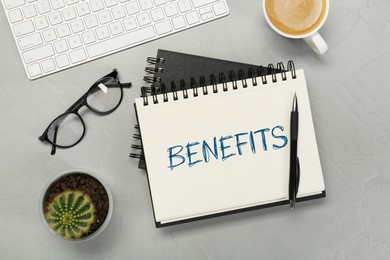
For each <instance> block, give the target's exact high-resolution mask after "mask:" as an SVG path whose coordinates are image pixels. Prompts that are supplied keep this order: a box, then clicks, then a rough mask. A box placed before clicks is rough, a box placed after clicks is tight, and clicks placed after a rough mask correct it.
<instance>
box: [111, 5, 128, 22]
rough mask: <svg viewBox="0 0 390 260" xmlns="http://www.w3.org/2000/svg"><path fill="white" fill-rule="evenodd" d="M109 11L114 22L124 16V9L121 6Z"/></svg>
mask: <svg viewBox="0 0 390 260" xmlns="http://www.w3.org/2000/svg"><path fill="white" fill-rule="evenodd" d="M111 11H112V15H113V16H114V19H115V20H118V19H122V18H123V17H125V16H126V12H125V8H123V6H121V5H118V6H116V7H114V8H112V10H111Z"/></svg>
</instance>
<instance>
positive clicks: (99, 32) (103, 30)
mask: <svg viewBox="0 0 390 260" xmlns="http://www.w3.org/2000/svg"><path fill="white" fill-rule="evenodd" d="M95 32H96V36H97V38H98V39H99V40H103V39H106V38H108V37H110V32H109V31H108V29H107V26H102V27H99V28H96V29H95Z"/></svg>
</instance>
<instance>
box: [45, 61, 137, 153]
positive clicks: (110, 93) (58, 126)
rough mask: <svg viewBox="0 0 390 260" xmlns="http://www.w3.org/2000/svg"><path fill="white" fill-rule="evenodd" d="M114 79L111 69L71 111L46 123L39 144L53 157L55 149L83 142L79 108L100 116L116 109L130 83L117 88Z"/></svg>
mask: <svg viewBox="0 0 390 260" xmlns="http://www.w3.org/2000/svg"><path fill="white" fill-rule="evenodd" d="M117 75H118V72H117V70H116V69H114V70H113V71H112V72H111V73H109V74H107V75H106V76H104V77H102V78H101V79H99V80H98V81H96V82H95V83H94V84H93V85H92V87H90V89H89V90H88V91H87V92H86V93H85V94H84V95H82V96H81V97H80V98H79V99H78V100H77V101H76V102H75V103H74V104H73V105H72V106H71V107H69V108H68V109H67V110H66V111H65V112H64V113H63V114H61V115H60V116H58V117H57V118H56V119H54V120H53V121H52V122H51V123H50V125H49V126H48V127H47V128H46V130H45V131H44V132H43V134H42V135H41V136H40V137H39V140H41V141H42V142H49V143H50V144H51V145H52V150H51V154H52V155H54V154H55V153H56V147H59V148H70V147H73V146H75V145H76V144H78V143H79V142H80V141H81V140H82V139H83V137H84V134H85V123H84V121H83V119H82V117H81V116H80V114H79V110H80V108H82V107H83V106H87V107H88V108H89V109H90V110H92V111H93V112H95V113H96V114H98V115H101V116H104V115H108V114H110V113H112V112H114V111H115V109H117V108H118V106H119V105H120V103H121V102H122V98H123V88H130V87H131V83H124V84H121V83H120V82H119V80H118V78H117Z"/></svg>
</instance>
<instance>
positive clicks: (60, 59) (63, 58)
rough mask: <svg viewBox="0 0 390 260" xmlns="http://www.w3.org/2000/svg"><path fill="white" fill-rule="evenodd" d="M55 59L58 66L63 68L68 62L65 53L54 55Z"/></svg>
mask: <svg viewBox="0 0 390 260" xmlns="http://www.w3.org/2000/svg"><path fill="white" fill-rule="evenodd" d="M55 60H56V63H57V67H58V68H64V67H67V66H69V64H70V63H69V59H68V56H67V55H66V54H65V53H64V54H61V55H59V56H57V57H55Z"/></svg>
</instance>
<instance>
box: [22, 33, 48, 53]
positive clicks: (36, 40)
mask: <svg viewBox="0 0 390 260" xmlns="http://www.w3.org/2000/svg"><path fill="white" fill-rule="evenodd" d="M17 41H18V44H19V47H20V49H21V50H25V49H29V48H33V47H36V46H38V45H41V44H43V40H42V37H41V34H40V33H34V34H30V35H28V36H25V37H21V38H18V39H17Z"/></svg>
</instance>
